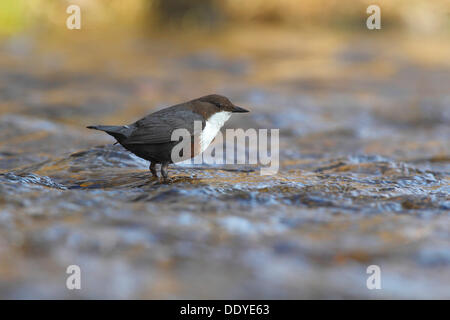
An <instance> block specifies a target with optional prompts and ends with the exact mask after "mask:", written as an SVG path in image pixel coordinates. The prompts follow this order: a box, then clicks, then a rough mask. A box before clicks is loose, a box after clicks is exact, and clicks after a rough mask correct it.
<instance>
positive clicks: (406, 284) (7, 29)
mask: <svg viewBox="0 0 450 320" xmlns="http://www.w3.org/2000/svg"><path fill="white" fill-rule="evenodd" d="M71 4H76V5H79V7H80V9H81V29H80V30H69V29H68V28H67V27H66V20H67V18H68V17H69V15H70V14H68V13H66V9H67V7H68V6H69V5H71ZM371 4H376V5H379V6H380V8H381V30H368V29H367V27H366V19H367V17H368V16H369V14H367V13H366V9H367V7H368V6H369V5H371ZM210 93H219V94H223V95H226V96H228V97H229V98H230V99H231V100H232V101H233V102H236V104H238V105H242V106H243V107H245V108H248V109H250V110H251V113H250V114H248V115H246V116H245V117H244V116H242V117H233V118H232V119H231V120H230V121H229V122H228V123H227V127H231V128H237V127H242V128H269V129H270V128H277V129H280V162H281V167H280V172H279V173H278V174H277V175H275V176H271V177H262V176H259V170H257V168H256V169H255V168H254V167H251V166H235V167H233V166H232V167H217V166H207V165H202V166H200V167H183V166H174V167H173V168H171V171H170V175H172V176H175V177H176V179H175V182H174V183H173V184H171V185H161V184H159V183H158V182H156V181H151V180H150V179H149V176H148V172H147V163H146V162H145V161H143V160H141V159H138V158H136V157H134V156H133V155H130V154H129V153H128V152H126V151H124V150H123V149H122V148H121V147H120V146H112V145H111V144H112V143H113V142H114V140H113V139H112V138H111V137H109V136H106V135H104V134H102V133H99V132H92V131H89V130H87V129H85V126H86V125H92V124H100V123H101V124H127V123H130V122H133V121H135V120H136V119H138V118H140V117H142V116H144V115H146V114H148V113H150V112H153V111H155V110H158V109H160V108H162V107H165V106H169V105H171V104H175V103H179V102H183V101H186V100H190V99H194V98H196V97H199V96H202V95H206V94H210ZM449 123H450V4H449V2H448V0H433V1H426V0H398V1H387V0H386V1H376V2H372V1H363V0H359V1H355V0H340V1H334V0H304V1H299V0H278V1H268V0H265V1H263V0H246V1H237V0H223V1H219V0H213V1H206V0H190V1H182V0H127V1H124V0H78V1H77V0H72V1H63V0H56V1H55V0H33V1H27V0H2V1H1V2H0V180H1V182H0V297H1V298H159V299H167V298H191V299H196V298H220V299H222V298H289V299H296V298H447V299H448V298H450V295H449V291H448V285H449V282H448V279H450V269H449V266H450V237H449V234H450V219H449V209H450V201H449V197H448V193H449V184H448V182H449V170H450V145H449V141H450V126H449ZM71 264H76V265H79V266H80V267H81V270H82V290H67V289H66V287H65V280H66V277H67V276H68V275H67V274H66V273H65V271H66V268H67V266H69V265H71ZM371 264H376V265H379V266H380V267H381V270H382V287H383V289H382V290H368V289H367V287H366V278H367V276H368V275H367V274H366V268H367V266H369V265H371Z"/></svg>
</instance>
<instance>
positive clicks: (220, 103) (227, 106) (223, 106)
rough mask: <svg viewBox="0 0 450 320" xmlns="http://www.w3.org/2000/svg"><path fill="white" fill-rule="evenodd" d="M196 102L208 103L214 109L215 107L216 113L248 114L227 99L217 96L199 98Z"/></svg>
mask: <svg viewBox="0 0 450 320" xmlns="http://www.w3.org/2000/svg"><path fill="white" fill-rule="evenodd" d="M198 100H200V101H202V102H208V103H210V104H212V105H214V106H215V107H217V109H218V110H217V111H218V112H220V111H225V112H233V113H243V112H250V111H248V110H246V109H244V108H241V107H238V106H236V105H234V104H233V103H232V102H231V101H230V100H229V99H228V98H227V97H224V96H221V95H218V94H210V95H207V96H204V97H201V98H199V99H198Z"/></svg>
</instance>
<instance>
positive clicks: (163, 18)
mask: <svg viewBox="0 0 450 320" xmlns="http://www.w3.org/2000/svg"><path fill="white" fill-rule="evenodd" d="M70 4H77V5H79V6H80V7H81V8H82V15H83V20H84V21H83V22H84V24H83V28H87V29H97V30H98V29H99V28H100V29H102V28H107V29H115V28H117V27H119V28H125V27H131V28H136V27H137V28H142V27H145V28H149V29H151V30H158V29H159V30H161V29H162V30H165V29H166V28H168V27H175V28H180V27H181V28H184V27H187V26H189V27H201V28H205V27H206V28H220V27H224V26H226V25H228V24H234V23H239V24H248V23H264V24H281V25H289V26H301V27H305V26H307V27H321V28H343V29H347V30H348V29H354V30H361V29H364V28H365V23H364V21H365V19H366V15H365V10H366V8H367V7H368V6H369V5H371V4H377V5H379V6H380V7H381V9H382V12H381V14H382V28H383V29H394V28H396V29H397V28H401V29H402V30H404V31H407V32H420V33H436V32H442V31H444V32H448V30H449V29H450V5H449V2H448V0H433V1H426V0H397V1H389V0H381V1H376V2H374V1H370V0H339V1H338V0H303V1H298V0H277V1H267V0H246V1H239V0H223V1H218V0H212V1H208V0H191V1H183V0H127V1H125V0H71V1H68V0H60V1H54V0H34V1H28V0H2V1H1V3H0V33H1V34H3V35H8V34H14V33H17V32H24V31H26V30H33V31H42V32H49V31H58V30H59V31H62V30H61V29H62V28H64V26H65V23H64V22H65V19H66V18H67V14H66V12H65V11H66V8H67V6H69V5H70Z"/></svg>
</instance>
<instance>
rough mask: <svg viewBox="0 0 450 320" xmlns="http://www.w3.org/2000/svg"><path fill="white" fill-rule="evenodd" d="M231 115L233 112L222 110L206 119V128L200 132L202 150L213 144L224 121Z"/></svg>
mask: <svg viewBox="0 0 450 320" xmlns="http://www.w3.org/2000/svg"><path fill="white" fill-rule="evenodd" d="M230 117H231V112H226V111H221V112H217V113H215V114H213V115H212V116H211V117H209V119H208V120H206V125H205V128H204V129H203V131H202V133H201V134H200V146H201V152H203V151H205V150H206V148H208V146H209V145H210V144H211V142H212V141H213V139H214V138H215V136H216V135H217V133H218V132H219V130H220V128H222V126H223V125H224V123H225V122H226V121H227V120H228V119H229V118H230Z"/></svg>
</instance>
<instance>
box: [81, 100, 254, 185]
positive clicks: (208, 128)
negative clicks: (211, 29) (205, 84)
mask: <svg viewBox="0 0 450 320" xmlns="http://www.w3.org/2000/svg"><path fill="white" fill-rule="evenodd" d="M246 112H249V111H248V110H246V109H244V108H242V107H239V106H236V105H234V104H233V103H232V102H231V101H230V100H229V99H228V98H227V97H225V96H222V95H219V94H210V95H206V96H202V97H200V98H197V99H194V100H190V101H187V102H184V103H180V104H176V105H173V106H170V107H167V108H164V109H161V110H159V111H156V112H154V113H151V114H149V115H147V116H145V117H143V118H141V119H139V120H137V121H136V122H134V123H132V124H129V125H124V126H113V125H93V126H87V128H88V129H95V130H100V131H104V132H106V133H107V134H109V135H111V136H112V137H114V138H115V139H116V141H117V142H116V143H119V144H121V145H122V146H123V147H124V148H125V149H127V150H128V151H130V152H132V153H133V154H135V155H136V156H138V157H140V158H143V159H145V160H147V161H150V165H149V170H150V172H151V173H152V176H153V177H155V178H158V174H157V171H156V165H157V164H160V165H161V176H162V178H163V181H164V182H168V181H169V175H168V166H169V164H171V163H174V161H173V160H172V150H173V148H174V147H175V146H176V145H177V144H178V143H179V142H180V141H172V139H171V138H172V133H173V132H174V130H176V129H186V130H187V131H188V132H189V135H190V138H191V146H192V147H193V148H192V149H193V150H196V152H193V150H192V151H191V154H185V155H183V156H184V158H185V159H186V158H192V157H194V156H196V155H197V154H200V153H202V152H203V151H205V150H206V148H207V147H208V146H209V145H210V144H211V142H212V141H213V140H214V137H215V136H216V135H217V133H218V132H219V131H220V129H221V128H222V126H223V125H224V124H225V122H226V121H227V120H228V119H229V118H230V117H231V114H232V113H246ZM195 121H199V123H201V130H194V129H196V127H195V126H194V122H195Z"/></svg>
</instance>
